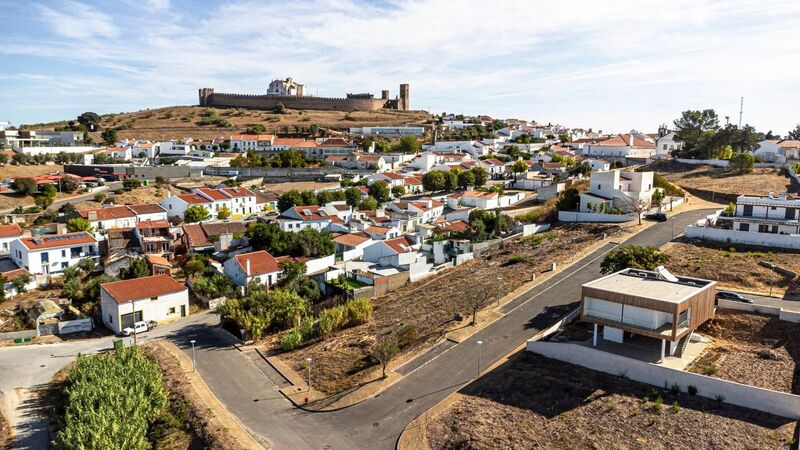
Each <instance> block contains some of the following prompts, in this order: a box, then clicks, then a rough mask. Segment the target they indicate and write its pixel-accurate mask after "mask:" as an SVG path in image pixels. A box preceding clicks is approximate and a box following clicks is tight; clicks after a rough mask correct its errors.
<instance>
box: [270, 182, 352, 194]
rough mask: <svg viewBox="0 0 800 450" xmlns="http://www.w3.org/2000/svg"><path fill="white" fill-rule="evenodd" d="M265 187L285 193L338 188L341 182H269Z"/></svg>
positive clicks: (271, 190)
mask: <svg viewBox="0 0 800 450" xmlns="http://www.w3.org/2000/svg"><path fill="white" fill-rule="evenodd" d="M263 188H264V189H265V190H267V191H268V192H276V193H278V194H283V193H285V192H289V191H291V190H296V191H301V192H302V191H307V190H309V189H317V190H320V191H323V190H327V189H338V188H339V183H338V182H327V183H323V182H318V181H292V182H287V183H267V184H264V185H263Z"/></svg>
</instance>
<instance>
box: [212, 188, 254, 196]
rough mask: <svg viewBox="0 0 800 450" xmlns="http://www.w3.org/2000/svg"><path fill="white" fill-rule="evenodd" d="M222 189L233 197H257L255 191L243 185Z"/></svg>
mask: <svg viewBox="0 0 800 450" xmlns="http://www.w3.org/2000/svg"><path fill="white" fill-rule="evenodd" d="M220 191H222V192H224V193H226V194H228V195H229V196H231V197H232V198H236V197H255V196H256V194H254V193H253V191H251V190H250V189H247V188H243V187H235V188H223V189H220Z"/></svg>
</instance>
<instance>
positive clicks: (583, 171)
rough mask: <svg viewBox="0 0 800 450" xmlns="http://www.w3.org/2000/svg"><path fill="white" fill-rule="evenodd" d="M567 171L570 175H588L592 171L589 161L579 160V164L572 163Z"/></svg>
mask: <svg viewBox="0 0 800 450" xmlns="http://www.w3.org/2000/svg"><path fill="white" fill-rule="evenodd" d="M567 172H568V173H569V174H570V175H583V176H586V175H589V174H590V173H592V166H590V165H589V163H588V162H586V161H581V163H580V164H573V165H572V166H571V167H570V168H569V169H568V170H567Z"/></svg>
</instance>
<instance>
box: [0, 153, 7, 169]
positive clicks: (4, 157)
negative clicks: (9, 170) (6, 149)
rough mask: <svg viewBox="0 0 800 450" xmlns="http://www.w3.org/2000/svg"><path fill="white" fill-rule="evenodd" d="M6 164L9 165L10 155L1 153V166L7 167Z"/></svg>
mask: <svg viewBox="0 0 800 450" xmlns="http://www.w3.org/2000/svg"><path fill="white" fill-rule="evenodd" d="M6 164H8V155H7V154H5V153H0V165H2V166H5V165H6Z"/></svg>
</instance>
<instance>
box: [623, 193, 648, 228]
mask: <svg viewBox="0 0 800 450" xmlns="http://www.w3.org/2000/svg"><path fill="white" fill-rule="evenodd" d="M650 201H651V200H650V199H646V198H632V199H629V200H628V201H627V204H626V206H627V208H628V210H629V211H633V212H635V213H636V216H637V217H638V218H639V225H641V224H642V214H644V213H646V212H647V211H650V208H651V207H652V205H651V203H650Z"/></svg>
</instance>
